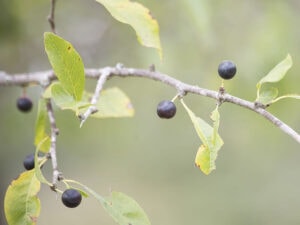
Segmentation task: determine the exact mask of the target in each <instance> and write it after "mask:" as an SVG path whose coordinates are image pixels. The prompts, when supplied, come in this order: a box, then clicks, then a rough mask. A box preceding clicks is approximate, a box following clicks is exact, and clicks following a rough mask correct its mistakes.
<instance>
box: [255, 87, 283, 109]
mask: <svg viewBox="0 0 300 225" xmlns="http://www.w3.org/2000/svg"><path fill="white" fill-rule="evenodd" d="M277 96H278V89H277V88H274V87H269V88H267V89H264V90H263V91H260V93H259V97H258V99H256V101H257V102H260V103H261V104H263V105H268V104H271V103H272V101H273V100H274V99H275V98H276V97H277Z"/></svg>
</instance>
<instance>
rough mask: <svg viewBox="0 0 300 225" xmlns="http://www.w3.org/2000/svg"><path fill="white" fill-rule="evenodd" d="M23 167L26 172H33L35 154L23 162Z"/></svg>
mask: <svg viewBox="0 0 300 225" xmlns="http://www.w3.org/2000/svg"><path fill="white" fill-rule="evenodd" d="M23 165H24V167H25V169H26V170H32V169H33V168H34V154H30V155H27V156H26V157H25V159H24V161H23Z"/></svg>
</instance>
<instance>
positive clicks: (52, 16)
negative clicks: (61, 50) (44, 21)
mask: <svg viewBox="0 0 300 225" xmlns="http://www.w3.org/2000/svg"><path fill="white" fill-rule="evenodd" d="M55 3H56V0H51V8H50V14H49V16H48V22H49V23H50V27H51V31H52V32H53V33H54V34H55V33H56V30H55V19H54V15H55Z"/></svg>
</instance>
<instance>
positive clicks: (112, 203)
mask: <svg viewBox="0 0 300 225" xmlns="http://www.w3.org/2000/svg"><path fill="white" fill-rule="evenodd" d="M103 207H104V209H105V210H106V211H107V212H108V214H109V215H110V216H111V217H112V218H113V219H114V220H115V221H116V222H117V223H118V224H119V225H128V224H132V225H134V224H138V225H150V224H151V223H150V220H149V219H148V217H147V215H146V213H145V212H144V210H143V209H142V208H141V207H140V206H139V204H138V203H137V202H136V201H135V200H133V199H132V198H130V197H129V196H127V195H125V194H124V193H121V192H115V191H114V192H112V193H111V196H109V197H107V198H105V202H104V204H103Z"/></svg>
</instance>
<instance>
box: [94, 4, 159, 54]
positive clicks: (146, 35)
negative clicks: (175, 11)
mask: <svg viewBox="0 0 300 225" xmlns="http://www.w3.org/2000/svg"><path fill="white" fill-rule="evenodd" d="M96 1H97V2H99V3H100V4H102V5H103V6H104V7H105V8H106V9H107V10H108V11H109V13H110V14H111V15H112V17H114V18H115V19H116V20H118V21H120V22H122V23H126V24H129V25H130V26H131V27H132V28H133V29H134V30H135V32H136V34H137V37H138V41H139V42H140V43H141V44H142V45H144V46H146V47H151V48H156V49H157V50H158V53H159V56H160V58H162V48H161V44H160V38H159V26H158V23H157V21H156V20H155V19H154V18H153V17H152V15H151V13H150V11H149V9H147V8H146V7H144V6H143V5H142V4H140V3H137V2H132V1H129V0H96Z"/></svg>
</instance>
